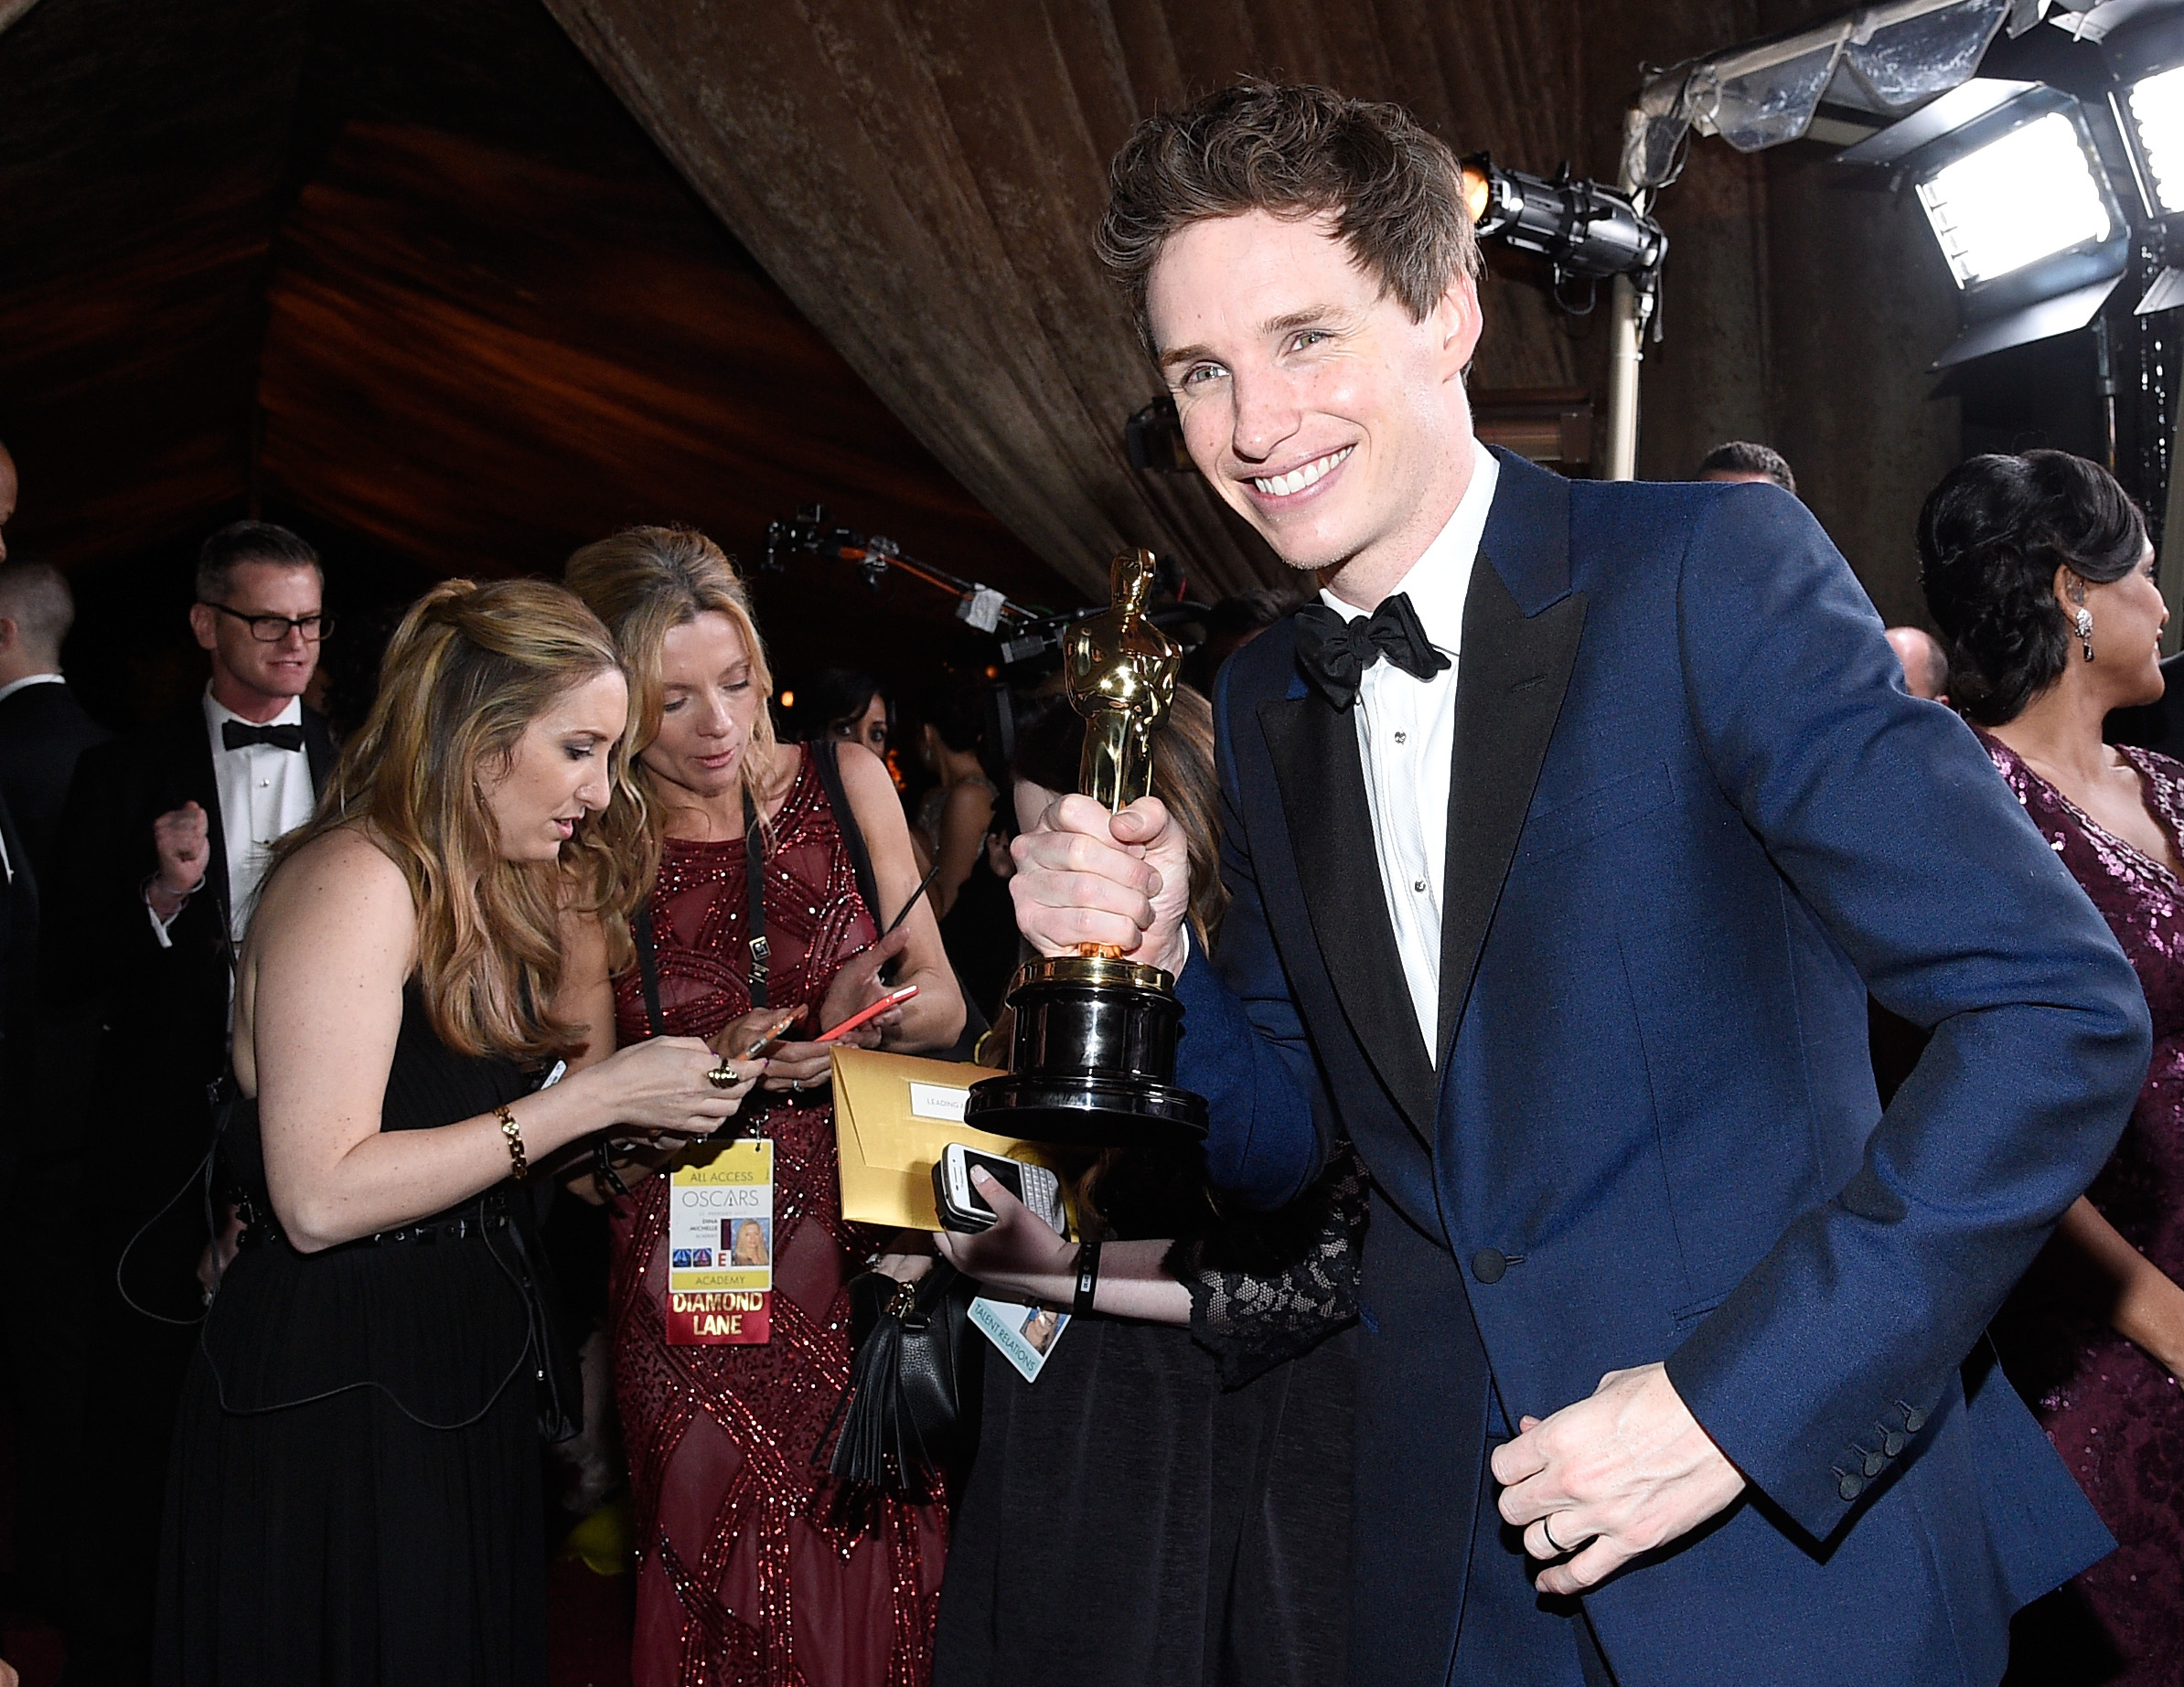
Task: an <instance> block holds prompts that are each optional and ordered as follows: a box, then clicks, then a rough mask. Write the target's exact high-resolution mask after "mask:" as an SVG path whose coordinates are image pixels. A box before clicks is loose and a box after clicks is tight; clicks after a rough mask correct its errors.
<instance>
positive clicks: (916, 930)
mask: <svg viewBox="0 0 2184 1687" xmlns="http://www.w3.org/2000/svg"><path fill="white" fill-rule="evenodd" d="M568 580H569V583H570V585H571V586H572V587H573V589H574V590H575V591H576V592H577V593H578V594H579V595H580V596H582V597H583V599H584V600H585V601H586V602H587V603H590V604H591V605H592V607H593V609H594V611H596V612H597V613H598V614H599V616H600V618H601V619H602V620H604V621H605V623H606V624H607V625H608V627H609V628H610V629H611V630H612V631H613V632H614V633H615V635H616V641H617V643H618V645H619V646H620V647H621V649H622V653H623V657H624V660H625V662H626V664H627V666H628V668H629V671H630V674H631V676H632V681H633V687H634V690H635V696H634V698H633V710H634V711H635V713H636V715H637V721H638V723H639V724H638V729H637V732H638V742H639V743H640V744H643V745H644V746H645V747H644V748H643V749H642V750H641V751H640V752H639V755H638V761H639V763H640V765H641V767H642V769H643V771H644V775H645V784H644V790H645V794H646V797H647V800H648V804H649V806H650V809H651V812H650V814H649V816H648V817H644V818H645V827H646V830H645V831H642V832H639V831H637V830H635V828H634V827H633V830H632V834H631V844H632V847H633V848H637V849H651V848H655V847H656V848H657V849H658V854H659V871H658V881H657V884H656V887H655V889H654V891H653V892H652V897H651V903H650V913H651V925H652V933H653V943H654V945H655V954H656V956H657V965H658V1009H659V1015H660V1018H661V1020H664V1030H666V1031H667V1032H668V1033H669V1034H674V1035H691V1036H698V1037H703V1038H705V1039H707V1040H708V1041H711V1042H712V1045H713V1046H714V1048H715V1049H716V1050H719V1051H720V1052H722V1053H723V1055H724V1056H733V1055H740V1054H742V1053H743V1052H744V1051H745V1050H747V1049H748V1048H749V1047H750V1045H751V1041H752V1040H753V1036H754V1030H753V1028H754V1026H755V1025H756V1024H758V1023H759V1022H760V1021H762V1020H764V1019H765V1018H766V1017H767V1014H766V1013H759V1012H755V1011H754V1009H753V998H754V995H755V989H754V985H755V983H760V982H761V981H762V988H763V989H764V993H765V1002H766V1003H767V1005H768V1010H769V1012H770V1010H772V1009H783V1008H787V1007H790V1006H798V1005H800V1006H803V1007H804V1008H805V1009H806V1013H805V1015H804V1017H803V1019H802V1020H800V1021H799V1022H798V1025H797V1026H796V1027H794V1028H792V1029H791V1030H790V1031H789V1032H788V1033H787V1035H788V1037H789V1038H790V1039H791V1041H782V1042H779V1043H776V1044H775V1045H774V1046H773V1047H772V1048H771V1049H770V1050H769V1051H768V1053H767V1057H766V1059H765V1077H764V1079H763V1080H762V1087H763V1089H764V1090H765V1092H767V1094H768V1096H769V1097H770V1099H771V1100H772V1101H773V1102H774V1104H775V1105H773V1106H772V1108H771V1110H770V1111H767V1112H765V1113H764V1114H763V1115H762V1116H761V1118H760V1120H759V1121H758V1122H757V1123H755V1124H754V1125H753V1126H751V1129H752V1131H753V1132H754V1133H756V1134H763V1135H765V1136H766V1137H771V1138H772V1140H773V1142H774V1178H775V1191H774V1201H775V1212H774V1243H773V1246H774V1289H773V1295H772V1306H771V1335H770V1338H769V1340H766V1341H765V1342H764V1343H763V1344H755V1345H750V1346H714V1347H671V1346H669V1344H668V1342H667V1339H666V1324H665V1320H666V1314H667V1305H666V1302H667V1265H668V1258H667V1236H666V1232H667V1187H666V1186H667V1179H666V1178H665V1177H664V1176H654V1177H649V1178H645V1179H644V1180H642V1181H638V1177H639V1175H640V1173H641V1172H642V1170H643V1169H645V1168H644V1167H642V1166H631V1167H628V1168H626V1169H625V1170H624V1171H623V1173H622V1176H623V1178H624V1180H625V1181H626V1182H627V1183H629V1184H631V1185H632V1186H633V1189H632V1193H631V1195H630V1196H629V1198H627V1199H626V1200H620V1201H616V1203H615V1212H614V1232H615V1265H614V1280H613V1287H612V1297H613V1298H612V1317H613V1333H614V1355H615V1372H616V1395H617V1399H618V1401H619V1403H620V1405H621V1412H622V1429H623V1438H624V1440H625V1442H626V1445H627V1447H628V1450H629V1462H630V1473H631V1479H632V1483H633V1487H634V1489H635V1502H636V1508H637V1521H638V1542H639V1549H640V1552H641V1554H642V1558H641V1564H640V1567H639V1571H638V1583H637V1642H636V1655H635V1678H636V1682H637V1687H721V1684H724V1683H730V1682H735V1683H744V1682H749V1683H761V1682H763V1683H769V1684H772V1683H780V1684H783V1687H789V1684H794V1687H917V1684H918V1683H922V1682H925V1681H926V1679H927V1677H928V1675H929V1673H930V1669H931V1656H932V1648H931V1637H932V1624H933V1617H934V1612H935V1607H936V1599H937V1592H938V1588H939V1583H940V1570H941V1563H942V1559H943V1555H944V1553H945V1550H946V1541H947V1523H946V1517H945V1513H944V1511H943V1509H942V1508H941V1507H940V1506H938V1505H930V1506H911V1505H906V1504H902V1503H899V1502H895V1501H893V1500H888V1501H883V1502H880V1503H879V1504H877V1505H876V1506H875V1507H873V1509H871V1510H870V1511H865V1512H862V1513H861V1514H860V1516H859V1517H858V1518H857V1519H856V1520H855V1521H844V1520H843V1518H842V1517H841V1516H840V1515H838V1514H837V1513H838V1511H840V1510H841V1508H837V1507H836V1506H834V1505H833V1504H832V1503H831V1502H832V1500H833V1499H834V1495H833V1492H832V1489H831V1487H830V1483H829V1481H828V1479H827V1477H826V1472H825V1468H824V1466H823V1464H817V1463H815V1462H814V1459H813V1455H814V1453H815V1452H816V1451H817V1449H818V1448H819V1443H820V1441H821V1439H822V1437H823V1436H824V1435H825V1432H826V1428H827V1425H828V1421H829V1419H830V1416H831V1415H832V1413H833V1411H834V1407H835V1403H836V1401H837V1400H838V1399H839V1398H840V1393H841V1391H842V1388H843V1386H844V1384H845V1383H847V1382H848V1381H849V1373H850V1358H851V1353H850V1345H849V1339H848V1333H847V1331H848V1321H849V1307H848V1303H847V1301H846V1299H845V1297H844V1296H843V1293H842V1290H843V1286H844V1284H845V1283H846V1282H847V1281H848V1279H849V1278H850V1277H851V1276H854V1275H855V1274H856V1273H857V1272H858V1271H859V1270H860V1269H862V1266H863V1264H864V1262H865V1260H866V1259H867V1258H868V1257H869V1256H870V1255H873V1254H874V1253H875V1252H877V1251H878V1250H880V1249H881V1248H882V1247H883V1245H884V1244H885V1241H886V1238H885V1237H884V1236H883V1235H881V1234H879V1233H865V1232H863V1231H862V1230H861V1229H859V1228H858V1227H854V1226H851V1225H849V1224H847V1223H844V1222H843V1219H842V1216H841V1205H840V1183H839V1178H838V1173H837V1162H836V1158H835V1147H834V1116H833V1108H832V1107H831V1105H829V1100H828V1096H827V1092H826V1087H825V1086H826V1083H827V1075H826V1074H827V1050H826V1049H825V1048H824V1047H821V1046H820V1045H818V1044H815V1043H810V1042H804V1041H793V1040H794V1039H797V1038H799V1037H809V1036H811V1035H814V1034H816V1032H817V1031H818V1030H821V1029H823V1028H824V1027H825V1026H829V1025H831V1024H833V1023H835V1022H837V1021H838V1020H840V1019H842V1018H845V1017H847V1016H848V1015H849V1014H851V1013H852V1012H854V1011H855V1010H856V1009H858V1008H860V1007H862V1006H863V1005H865V1004H866V1003H867V1002H869V1001H871V1000H873V999H875V998H877V997H878V995H879V994H880V993H881V991H882V989H883V987H882V986H880V985H879V984H878V983H877V982H876V974H877V972H878V970H879V968H880V966H881V964H882V963H883V961H886V960H889V959H895V958H896V957H898V956H899V960H898V961H897V964H898V966H899V967H900V977H899V979H898V980H897V981H898V982H900V983H911V984H915V985H917V986H918V987H919V991H920V994H919V995H918V997H917V998H916V999H915V1000H914V1001H912V1002H910V1003H909V1004H908V1005H907V1006H905V1008H902V1009H896V1010H895V1011H894V1012H892V1013H890V1014H888V1015H885V1016H883V1017H882V1018H881V1019H878V1020H873V1021H872V1022H871V1026H870V1028H869V1029H868V1030H866V1031H865V1032H863V1033H861V1034H859V1035H858V1036H855V1037H852V1039H851V1041H863V1042H865V1043H866V1044H868V1045H870V1044H873V1043H880V1044H883V1046H885V1047H887V1048H890V1049H897V1050H904V1051H910V1050H919V1049H930V1048H934V1047H945V1046H946V1045H947V1043H949V1042H951V1041H953V1040H954V1039H955V1037H956V1035H957V1033H958V1030H960V1028H961V1024H962V1018H963V1007H962V1000H961V998H960V996H959V995H958V991H957V988H956V985H955V980H954V977H953V975H952V974H951V973H950V972H949V970H948V967H947V960H946V957H945V956H944V955H943V953H942V950H941V945H940V937H939V933H938V930H937V927H936V926H935V924H934V922H933V916H932V913H931V912H930V911H929V910H928V909H927V908H926V907H925V906H923V905H920V906H919V907H918V908H917V909H916V910H915V911H914V912H913V913H912V914H911V916H910V918H909V919H908V920H907V921H906V922H905V924H904V926H903V927H902V930H901V931H900V932H898V933H896V934H894V937H892V938H890V939H889V940H888V941H887V942H886V943H884V944H875V942H874V938H875V935H876V934H877V932H878V930H879V928H880V926H881V925H882V924H884V921H883V919H881V918H876V917H875V915H876V914H878V913H880V911H878V910H873V909H870V908H868V907H866V905H865V902H864V900H863V898H862V896H861V895H860V893H859V892H858V888H857V879H856V872H855V869H854V867H853V865H852V856H851V851H850V849H848V848H847V846H846V843H845V840H844V838H843V836H842V829H841V827H840V823H839V818H838V817H837V815H836V813H835V812H834V809H833V806H832V805H831V804H830V801H829V799H828V795H827V792H826V790H825V787H824V785H823V783H822V781H821V778H820V776H819V763H818V762H817V761H816V759H815V756H814V753H813V752H812V750H810V749H808V748H805V747H800V746H796V745H777V744H776V743H775V742H774V741H773V736H772V731H771V729H770V726H769V724H768V721H767V715H766V709H765V699H766V697H767V694H768V692H769V691H770V690H771V680H770V678H769V677H768V675H767V673H766V669H765V653H764V650H763V648H762V647H761V646H760V644H759V640H758V635H757V629H756V627H755V625H753V623H752V621H751V617H750V612H749V607H748V603H747V601H746V599H745V597H744V591H743V586H742V582H740V581H738V580H737V578H736V576H735V574H734V572H733V569H732V568H731V566H730V565H729V563H728V561H727V560H726V559H725V558H724V557H723V556H722V554H721V552H720V551H719V550H717V549H716V548H715V547H714V546H713V545H712V543H711V541H709V540H707V539H703V538H702V537H701V536H700V535H698V534H695V533H690V532H685V531H681V530H677V529H634V530H632V531H630V532H627V533H624V534H621V535H619V536H617V537H616V538H615V539H608V540H605V541H603V542H602V543H600V544H597V545H594V546H590V547H588V548H587V549H585V550H582V551H579V552H578V553H577V554H576V556H575V557H573V559H571V561H570V564H569V571H568ZM837 764H838V766H839V768H840V776H841V781H842V785H843V786H844V787H845V789H846V794H847V796H848V800H849V804H850V806H851V810H852V811H853V814H854V817H855V819H856V821H857V823H858V825H859V827H860V829H861V831H862V836H863V838H865V839H866V841H867V844H868V847H869V849H870V851H871V857H872V866H873V873H874V875H875V879H876V882H877V887H878V893H879V896H880V899H881V901H882V902H883V903H885V904H887V906H886V909H885V913H886V914H889V915H892V914H893V913H895V912H896V911H897V910H899V909H900V908H901V907H902V905H903V903H904V902H906V901H907V900H908V899H909V897H910V895H911V893H912V892H914V891H915V888H916V884H917V874H916V870H915V865H914V863H913V860H912V856H911V852H910V843H909V832H908V827H906V826H905V823H904V819H903V816H902V810H901V808H900V806H898V804H897V802H896V798H895V794H894V785H893V782H892V781H891V780H890V779H889V778H888V775H887V774H886V771H885V769H884V768H883V767H882V766H881V764H880V763H879V762H878V761H877V760H875V759H874V758H873V756H872V755H870V754H869V753H866V752H865V751H863V750H862V749H860V748H857V747H855V746H849V745H845V746H842V747H840V752H839V762H838V763H837ZM746 792H748V793H749V796H750V799H751V801H752V802H753V803H754V804H755V810H756V812H757V814H758V815H759V816H760V817H761V820H760V832H761V836H762V838H763V839H764V844H765V848H764V850H763V853H762V861H763V874H764V892H763V897H762V900H761V904H760V906H761V909H762V912H763V916H764V927H765V930H764V935H765V947H766V955H765V966H764V969H763V973H762V974H758V975H755V970H754V957H753V955H752V945H751V942H750V925H749V913H750V910H749V895H750V887H749V881H748V879H747V877H746V868H747V865H748V860H747V856H746V839H745V837H744V830H745V827H744V815H745V813H746V809H745V806H744V804H745V794H746ZM633 818H634V817H633ZM600 987H601V991H602V993H604V988H605V980H604V978H602V979H601V980H600ZM612 991H613V1002H612V1009H611V1012H612V1019H613V1024H614V1028H615V1036H614V1039H613V1041H615V1042H623V1043H626V1042H629V1041H638V1040H641V1039H643V1038H646V1037H648V1036H650V1035H653V1034H655V1030H654V1027H653V1025H652V1023H651V1013H650V1009H648V1003H647V1001H646V999H645V992H644V988H643V985H642V982H641V980H640V977H639V976H638V974H637V972H635V971H632V972H629V973H626V974H625V975H624V976H623V977H619V978H617V979H616V980H615V981H614V983H613V986H612ZM606 1012H607V1009H606V1008H605V1003H604V1002H603V1001H600V1002H597V1004H596V1006H595V1007H594V1011H593V1012H592V1013H591V1014H590V1015H588V1016H587V1019H588V1022H589V1023H591V1024H592V1025H594V1026H596V1025H598V1024H599V1023H600V1022H601V1020H604V1019H605V1017H606ZM815 1020H816V1021H817V1022H815ZM601 1041H602V1043H603V1044H605V1042H606V1040H605V1039H602V1040H601ZM609 1046H611V1045H609ZM759 1099H760V1098H759V1097H757V1096H754V1097H753V1101H754V1102H756V1101H758V1100H759ZM749 1111H750V1107H749V1105H748V1104H746V1114H747V1113H748V1112H749Z"/></svg>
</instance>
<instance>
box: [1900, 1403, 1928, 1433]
mask: <svg viewBox="0 0 2184 1687" xmlns="http://www.w3.org/2000/svg"><path fill="white" fill-rule="evenodd" d="M1925 1427H1926V1414H1925V1413H1923V1412H1922V1411H1920V1410H1919V1408H1918V1407H1917V1406H1905V1407H1904V1408H1903V1433H1904V1434H1905V1435H1911V1436H1915V1435H1917V1434H1918V1433H1919V1431H1920V1430H1922V1429H1923V1428H1925Z"/></svg>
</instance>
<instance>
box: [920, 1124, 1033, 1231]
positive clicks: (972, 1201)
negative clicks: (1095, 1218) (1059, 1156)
mask: <svg viewBox="0 0 2184 1687" xmlns="http://www.w3.org/2000/svg"><path fill="white" fill-rule="evenodd" d="M973 1166H977V1167H979V1168H980V1169H981V1170H984V1171H988V1172H990V1173H991V1174H992V1176H993V1180H994V1181H995V1182H997V1183H999V1184H1000V1185H1001V1187H1002V1188H1003V1189H1005V1190H1007V1191H1009V1193H1010V1194H1012V1195H1013V1196H1015V1197H1016V1199H1017V1200H1019V1201H1022V1202H1023V1204H1024V1205H1025V1206H1027V1207H1029V1208H1030V1209H1031V1210H1032V1212H1033V1216H1034V1217H1036V1218H1038V1219H1041V1220H1043V1221H1044V1223H1046V1225H1047V1227H1048V1228H1049V1229H1051V1230H1053V1231H1055V1233H1057V1234H1058V1233H1060V1232H1061V1231H1062V1229H1063V1228H1064V1226H1063V1220H1062V1180H1060V1179H1059V1178H1057V1177H1055V1174H1054V1173H1053V1172H1051V1171H1049V1170H1048V1169H1046V1168H1045V1167H1044V1166H1033V1165H1031V1164H1029V1163H1027V1162H1026V1161H1023V1160H1021V1159H1010V1158H1007V1157H1006V1156H1004V1155H1001V1154H988V1153H986V1152H984V1151H983V1150H981V1149H979V1148H965V1147H964V1146H963V1145H962V1144H961V1143H960V1142H951V1143H949V1144H948V1145H947V1148H944V1149H942V1150H941V1154H940V1158H939V1159H938V1160H937V1161H936V1162H935V1164H934V1167H933V1205H934V1207H935V1208H936V1209H937V1211H938V1212H939V1213H940V1223H942V1225H943V1226H945V1227H946V1228H947V1229H949V1230H961V1231H968V1232H969V1233H972V1234H974V1235H975V1234H976V1233H978V1232H980V1231H981V1230H990V1229H992V1228H993V1209H992V1208H991V1207H990V1206H988V1205H987V1204H986V1200H985V1197H984V1196H982V1195H980V1193H979V1190H978V1185H977V1184H975V1183H973V1182H972V1181H971V1180H970V1169H971V1168H972V1167H973Z"/></svg>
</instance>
